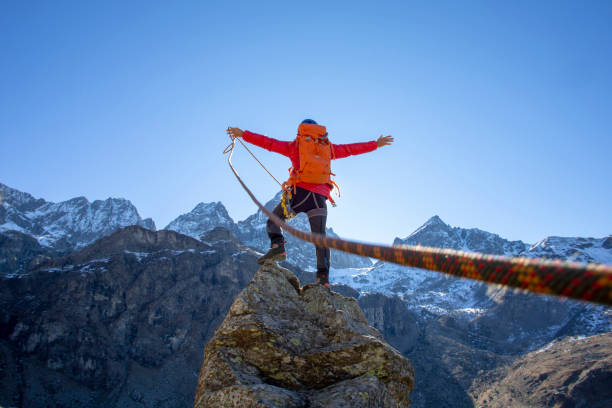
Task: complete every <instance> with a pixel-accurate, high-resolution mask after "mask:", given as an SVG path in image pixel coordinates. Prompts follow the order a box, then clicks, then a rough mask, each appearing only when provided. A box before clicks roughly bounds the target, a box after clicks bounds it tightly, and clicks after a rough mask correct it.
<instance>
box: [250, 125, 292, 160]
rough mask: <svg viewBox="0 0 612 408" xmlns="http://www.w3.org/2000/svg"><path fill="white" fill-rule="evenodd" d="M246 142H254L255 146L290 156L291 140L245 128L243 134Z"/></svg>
mask: <svg viewBox="0 0 612 408" xmlns="http://www.w3.org/2000/svg"><path fill="white" fill-rule="evenodd" d="M242 138H243V139H244V141H245V142H248V143H252V144H254V145H255V146H259V147H262V148H264V149H266V150H269V151H271V152H274V153H280V154H282V155H283V156H287V157H289V145H290V144H291V142H283V141H280V140H276V139H273V138H271V137H267V136H264V135H260V134H257V133H253V132H249V131H248V130H245V131H244V133H243V134H242Z"/></svg>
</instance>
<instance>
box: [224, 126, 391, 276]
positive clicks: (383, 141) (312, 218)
mask: <svg viewBox="0 0 612 408" xmlns="http://www.w3.org/2000/svg"><path fill="white" fill-rule="evenodd" d="M227 134H228V135H230V137H232V138H236V137H241V138H243V140H244V141H246V142H249V143H252V144H254V145H256V146H259V147H262V148H264V149H266V150H269V151H271V152H275V153H280V154H282V155H284V156H287V157H289V159H290V160H291V165H292V167H291V168H290V169H289V180H287V182H285V183H284V185H283V189H284V190H285V192H287V193H288V196H289V197H290V199H289V204H290V211H291V212H292V213H301V212H304V213H306V215H307V216H308V221H309V222H310V229H311V231H312V232H313V233H318V234H322V235H325V224H326V222H327V204H326V201H327V200H329V201H330V202H331V203H332V204H333V203H334V201H333V199H332V198H331V191H332V189H333V188H334V186H335V187H337V186H336V183H334V182H333V180H332V179H331V176H332V175H334V174H333V173H331V170H330V161H331V160H333V159H341V158H343V157H347V156H352V155H357V154H362V153H368V152H371V151H374V150H376V149H377V148H379V147H383V146H386V145H390V144H391V143H393V137H392V136H380V137H379V138H378V140H375V141H374V140H373V141H370V142H365V143H351V144H332V143H331V142H330V141H329V139H328V138H327V130H326V128H325V127H324V126H321V125H319V124H318V123H317V122H315V121H314V120H312V119H305V120H303V121H302V123H300V125H299V126H298V135H297V137H296V138H295V140H293V141H291V142H286V141H280V140H276V139H273V138H270V137H266V136H263V135H260V134H257V133H253V132H249V131H248V130H244V131H243V130H242V129H240V128H235V127H228V128H227ZM283 204H285V203H284V202H283V200H281V203H279V204H278V205H277V206H276V207H275V208H274V211H273V213H274V214H275V215H276V216H278V217H279V218H281V219H287V216H288V214H287V211H286V210H285V209H283ZM266 232H267V233H268V237H269V238H270V250H269V251H268V252H267V253H266V254H265V255H263V256H262V257H261V258H259V260H258V261H257V262H258V263H259V264H263V263H264V262H266V261H283V260H285V259H286V258H287V253H286V251H285V240H284V238H283V233H282V231H281V229H280V228H279V227H278V226H277V225H276V224H275V223H274V222H273V221H272V220H268V222H267V224H266ZM316 254H317V280H316V282H317V283H318V284H322V285H325V286H328V287H329V266H330V251H329V248H324V247H316Z"/></svg>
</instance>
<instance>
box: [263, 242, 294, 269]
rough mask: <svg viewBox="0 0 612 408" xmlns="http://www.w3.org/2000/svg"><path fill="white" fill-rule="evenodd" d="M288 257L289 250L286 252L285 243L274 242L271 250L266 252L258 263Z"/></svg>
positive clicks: (282, 259)
mask: <svg viewBox="0 0 612 408" xmlns="http://www.w3.org/2000/svg"><path fill="white" fill-rule="evenodd" d="M285 259H287V252H285V244H272V245H271V246H270V250H269V251H268V252H266V254H265V255H264V256H262V257H261V258H259V259H258V260H257V263H258V264H260V265H263V264H264V263H266V262H268V261H270V262H274V261H276V262H278V261H284V260H285Z"/></svg>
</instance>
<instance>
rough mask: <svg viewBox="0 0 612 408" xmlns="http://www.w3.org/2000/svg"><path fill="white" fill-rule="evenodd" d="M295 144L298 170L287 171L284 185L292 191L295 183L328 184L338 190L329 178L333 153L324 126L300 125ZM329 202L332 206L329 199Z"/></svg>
mask: <svg viewBox="0 0 612 408" xmlns="http://www.w3.org/2000/svg"><path fill="white" fill-rule="evenodd" d="M295 142H296V143H297V147H298V152H299V155H300V168H299V169H295V168H293V167H292V168H290V169H289V180H287V182H286V183H285V185H286V186H287V187H293V189H294V190H295V186H296V185H297V183H313V184H329V185H331V186H332V187H336V188H338V185H337V184H336V183H335V182H334V181H333V180H332V179H331V176H335V174H334V173H332V172H331V160H332V154H333V152H332V147H331V143H330V141H329V139H328V138H327V129H326V128H325V126H321V125H316V124H314V123H302V124H300V126H299V127H298V134H297V138H296V139H295ZM330 202H331V203H332V204H334V201H333V200H331V199H330Z"/></svg>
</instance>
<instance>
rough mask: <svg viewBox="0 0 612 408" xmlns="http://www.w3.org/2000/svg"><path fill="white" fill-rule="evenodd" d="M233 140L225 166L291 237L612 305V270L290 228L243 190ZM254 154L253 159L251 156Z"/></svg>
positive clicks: (353, 252) (457, 273)
mask: <svg viewBox="0 0 612 408" xmlns="http://www.w3.org/2000/svg"><path fill="white" fill-rule="evenodd" d="M235 145H236V142H235V139H232V143H231V144H230V145H229V146H228V147H227V148H226V149H225V151H224V153H229V155H228V159H227V161H228V164H229V166H230V168H231V170H232V172H233V173H234V175H235V176H236V179H237V180H238V182H239V183H240V184H241V185H242V187H243V188H244V190H245V191H246V192H247V194H248V195H249V196H250V197H251V200H253V202H254V203H255V204H256V205H257V206H258V207H259V208H260V209H261V210H262V211H263V212H264V213H265V214H266V215H267V216H268V217H270V219H271V220H272V222H274V223H275V224H276V225H278V226H279V227H281V228H282V229H283V230H285V231H287V232H288V233H290V234H291V235H293V236H295V237H297V238H299V239H301V240H304V241H308V242H311V243H313V244H314V245H316V246H320V247H327V248H332V249H336V250H339V251H343V252H347V253H351V254H355V255H361V256H367V257H370V258H376V259H380V260H382V261H385V262H391V263H395V264H399V265H404V266H411V267H415V268H422V269H428V270H431V271H435V272H441V273H445V274H448V275H452V276H456V277H460V278H468V279H473V280H477V281H481V282H486V283H491V284H498V285H502V286H507V287H511V288H516V289H520V290H524V291H528V292H533V293H541V294H547V295H555V296H561V297H568V298H572V299H578V300H583V301H588V302H593V303H599V304H603V305H608V306H610V305H612V266H609V265H604V264H596V263H589V264H583V263H576V262H568V261H559V260H554V261H551V260H544V259H538V258H522V257H507V256H499V255H485V254H479V253H473V252H464V251H456V250H453V249H439V248H429V247H422V246H386V245H375V244H367V243H362V242H356V241H350V240H344V239H340V238H332V237H328V236H326V235H322V234H316V233H312V232H304V231H300V230H298V229H295V228H293V227H292V226H290V225H288V224H287V223H285V222H284V221H283V220H282V219H280V218H279V217H277V216H276V215H275V214H273V213H272V212H271V211H269V210H268V209H266V208H265V207H264V206H263V205H262V204H261V203H260V202H259V201H258V200H257V198H256V197H255V195H254V194H253V193H252V192H251V190H250V189H249V188H248V187H247V185H246V184H245V183H244V181H243V180H242V179H241V178H240V176H239V175H238V172H237V171H236V169H235V168H234V166H233V165H232V155H233V153H234V147H235ZM251 154H252V153H251Z"/></svg>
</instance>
